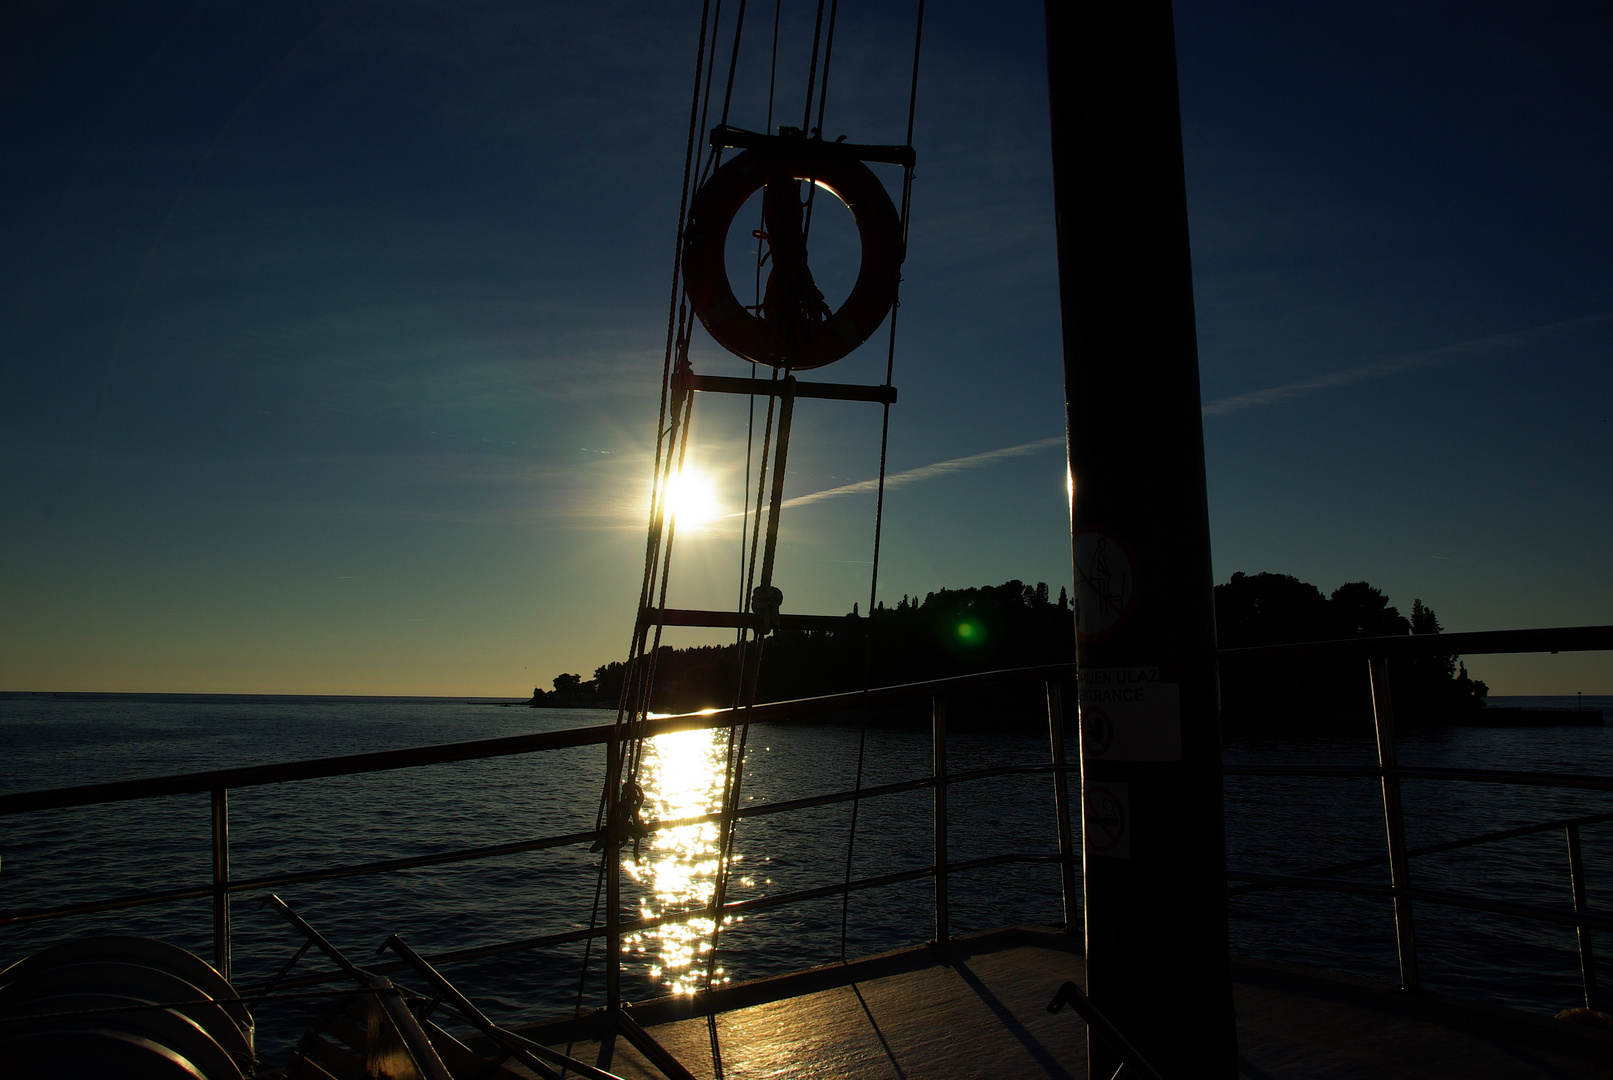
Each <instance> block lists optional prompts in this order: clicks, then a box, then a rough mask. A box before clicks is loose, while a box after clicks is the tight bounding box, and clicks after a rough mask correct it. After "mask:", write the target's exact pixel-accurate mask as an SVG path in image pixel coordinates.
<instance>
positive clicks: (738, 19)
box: [717, 0, 746, 156]
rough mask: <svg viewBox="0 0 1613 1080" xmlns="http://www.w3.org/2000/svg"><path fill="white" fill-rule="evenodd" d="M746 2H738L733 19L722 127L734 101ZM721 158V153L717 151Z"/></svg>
mask: <svg viewBox="0 0 1613 1080" xmlns="http://www.w3.org/2000/svg"><path fill="white" fill-rule="evenodd" d="M745 4H746V0H739V14H738V15H736V16H735V17H734V51H733V54H732V55H730V56H729V57H728V89H727V90H725V91H724V92H723V96H722V126H723V127H727V126H728V106H729V104H730V103H732V102H733V100H734V72H736V71H738V70H739V38H740V35H741V34H743V33H744V32H745ZM717 153H718V156H721V154H722V151H721V150H719V151H717Z"/></svg>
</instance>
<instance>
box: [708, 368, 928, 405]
mask: <svg viewBox="0 0 1613 1080" xmlns="http://www.w3.org/2000/svg"><path fill="white" fill-rule="evenodd" d="M694 388H695V389H696V390H704V391H705V392H707V393H712V394H768V395H773V396H777V395H779V394H782V393H783V392H784V380H783V379H773V380H771V381H769V380H765V379H740V378H735V377H734V376H732V375H696V376H695V377H694ZM795 396H796V397H798V398H826V399H828V400H830V401H873V402H877V403H879V404H883V405H894V404H895V403H896V387H894V386H858V385H857V384H855V383H811V382H798V383H796V384H795Z"/></svg>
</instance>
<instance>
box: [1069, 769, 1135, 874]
mask: <svg viewBox="0 0 1613 1080" xmlns="http://www.w3.org/2000/svg"><path fill="white" fill-rule="evenodd" d="M1081 805H1082V808H1083V810H1084V813H1083V814H1082V815H1081V833H1082V835H1083V837H1084V838H1085V840H1086V848H1087V851H1088V853H1090V854H1092V855H1107V856H1109V857H1110V858H1111V859H1129V858H1131V799H1130V796H1129V792H1128V791H1127V790H1126V785H1125V784H1114V783H1103V784H1088V785H1087V786H1086V789H1085V790H1084V791H1083V792H1082V793H1081Z"/></svg>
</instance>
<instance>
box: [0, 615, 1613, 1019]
mask: <svg viewBox="0 0 1613 1080" xmlns="http://www.w3.org/2000/svg"><path fill="white" fill-rule="evenodd" d="M1585 650H1613V626H1587V627H1558V628H1544V629H1529V630H1506V631H1488V632H1481V633H1456V634H1429V635H1399V636H1394V637H1380V638H1356V639H1346V640H1340V641H1325V642H1305V643H1300V644H1291V645H1271V646H1258V647H1250V648H1240V649H1227V650H1222V651H1221V652H1220V653H1219V660H1220V662H1222V663H1223V664H1234V665H1241V664H1245V663H1251V662H1264V663H1270V662H1283V663H1286V662H1292V661H1296V660H1308V659H1352V658H1353V659H1366V660H1368V661H1369V667H1370V671H1371V676H1372V686H1373V706H1374V719H1375V724H1376V728H1377V734H1378V749H1379V756H1380V760H1379V762H1378V764H1376V765H1327V764H1293V765H1273V764H1257V763H1248V764H1242V763H1240V764H1231V765H1227V766H1226V767H1225V773H1226V775H1229V776H1250V777H1281V776H1291V777H1310V778H1339V779H1344V778H1351V779H1372V780H1376V781H1378V782H1379V783H1380V784H1382V785H1383V789H1384V791H1383V794H1384V805H1385V818H1386V825H1387V831H1388V837H1389V845H1388V847H1389V850H1388V852H1387V853H1386V854H1385V855H1384V856H1381V857H1375V858H1372V859H1368V860H1356V861H1354V862H1352V863H1344V864H1338V865H1335V866H1330V867H1322V868H1319V869H1315V870H1308V871H1305V872H1303V873H1301V874H1297V875H1295V874H1264V873H1257V872H1254V871H1243V870H1232V871H1229V872H1228V874H1227V877H1228V880H1230V881H1233V882H1237V883H1238V884H1237V885H1235V886H1234V887H1233V888H1232V889H1230V890H1229V894H1231V895H1238V894H1240V893H1243V892H1248V891H1253V890H1257V889H1266V888H1284V889H1314V890H1322V891H1331V892H1339V893H1356V894H1360V895H1368V896H1378V897H1388V898H1390V899H1392V900H1393V902H1394V905H1395V912H1396V921H1397V940H1398V943H1399V947H1400V952H1401V967H1402V984H1403V985H1405V986H1407V987H1408V988H1410V987H1415V985H1416V960H1415V951H1414V938H1413V936H1412V931H1411V907H1410V905H1411V903H1412V902H1413V901H1423V902H1428V903H1435V904H1441V905H1447V906H1455V907H1463V908H1469V909H1472V910H1479V911H1486V912H1491V913H1496V914H1502V915H1512V916H1517V917H1521V918H1528V919H1534V920H1538V921H1544V922H1550V923H1557V924H1560V925H1570V926H1574V927H1576V928H1578V930H1579V932H1580V951H1581V959H1582V965H1583V966H1584V974H1585V980H1586V994H1587V1001H1588V1002H1591V1001H1593V1000H1594V973H1593V969H1592V964H1593V959H1592V956H1591V951H1590V939H1589V937H1588V936H1587V933H1588V931H1590V930H1600V931H1608V930H1613V919H1609V918H1607V917H1605V916H1601V915H1595V914H1592V913H1590V912H1588V911H1587V910H1585V901H1584V886H1583V868H1582V865H1581V856H1580V849H1579V843H1578V840H1579V834H1578V829H1579V828H1580V827H1581V826H1584V825H1590V824H1596V823H1601V822H1604V821H1613V814H1601V815H1586V816H1581V817H1577V818H1572V819H1563V820H1561V821H1555V822H1550V823H1546V824H1540V825H1528V826H1521V827H1516V828H1512V829H1503V830H1497V831H1494V832H1492V833H1488V834H1484V835H1482V836H1478V837H1464V838H1461V839H1457V840H1451V841H1444V842H1441V843H1439V844H1433V845H1426V846H1424V847H1421V848H1416V849H1408V848H1407V847H1406V845H1405V842H1404V831H1403V824H1402V823H1401V820H1400V817H1401V814H1400V809H1399V785H1400V782H1401V781H1403V780H1424V781H1447V782H1466V783H1486V784H1505V785H1515V786H1536V787H1546V788H1558V789H1570V790H1581V791H1613V777H1603V776H1594V775H1575V774H1562V773H1546V772H1529V771H1518V770H1506V769H1457V768H1442V767H1426V766H1403V765H1399V764H1398V763H1397V761H1396V759H1395V756H1394V734H1393V725H1392V713H1391V712H1390V704H1389V700H1388V684H1387V675H1386V672H1387V668H1386V664H1387V661H1388V660H1389V659H1391V658H1395V657H1404V656H1427V655H1460V654H1481V653H1519V652H1551V653H1555V652H1569V651H1585ZM1076 678H1077V672H1076V665H1074V664H1052V665H1043V666H1038V667H1030V668H1018V669H1007V670H1000V671H989V672H981V673H977V674H972V675H964V676H957V677H953V678H947V679H939V680H931V681H928V682H919V683H908V684H902V685H897V686H888V687H878V688H874V689H871V690H866V691H853V692H847V693H840V694H830V695H823V696H819V697H814V698H803V699H796V700H791V701H782V702H771V703H767V704H762V705H756V706H751V707H748V708H743V709H721V710H711V711H707V712H702V713H691V714H684V715H680V716H671V717H664V718H657V719H654V720H650V721H648V722H646V723H645V724H643V725H639V726H636V727H635V730H634V734H635V736H637V735H641V734H642V735H645V736H650V737H654V736H658V735H664V734H670V733H673V732H682V731H692V730H700V729H713V728H724V727H735V726H738V725H741V724H747V723H766V722H773V721H785V720H792V719H797V718H799V717H802V716H807V715H812V714H823V713H834V712H841V711H850V710H855V709H864V708H872V707H880V706H885V705H890V704H895V703H900V702H909V701H913V700H915V699H924V698H928V699H930V700H931V701H932V702H934V703H936V704H935V706H934V709H933V717H932V727H933V731H934V738H935V747H934V753H935V762H934V768H933V769H932V772H931V775H929V776H925V777H918V778H913V779H908V780H902V781H897V782H893V783H888V784H881V785H875V786H871V787H867V788H858V789H853V790H847V791H836V792H829V793H824V794H819V795H811V796H806V797H803V798H797V799H789V800H782V801H779V802H775V803H767V804H762V805H759V806H745V807H742V808H738V809H736V810H735V811H733V814H734V817H735V818H755V817H762V816H767V815H770V814H779V813H786V812H791V811H799V810H804V809H808V808H811V807H817V806H826V805H831V804H834V803H843V802H847V801H850V800H854V799H862V798H877V797H881V796H887V795H895V794H899V793H902V792H909V791H916V790H923V789H931V790H932V791H933V792H934V799H935V806H936V824H935V831H936V857H935V859H934V860H933V862H932V863H931V865H929V866H924V867H914V868H909V869H906V870H900V871H895V872H892V873H887V874H883V875H879V876H876V877H870V878H863V879H859V880H856V881H842V882H839V883H836V884H833V885H825V886H820V887H814V888H807V889H798V890H794V891H790V892H782V893H775V894H771V895H766V896H759V897H750V898H747V899H743V900H734V901H729V902H726V903H724V904H723V905H722V906H721V908H720V912H721V914H722V916H723V917H724V918H727V917H729V916H730V915H738V914H742V913H744V912H746V911H751V910H763V909H766V908H772V907H778V906H783V905H787V904H793V903H801V902H807V901H811V900H814V899H822V898H825V897H830V896H841V895H847V894H849V893H851V892H856V891H861V890H865V889H873V888H880V887H886V886H891V885H896V884H901V883H904V882H910V881H915V880H920V879H923V878H926V877H928V878H932V879H934V881H935V890H936V925H937V930H936V935H937V940H945V939H946V936H947V900H946V885H945V883H946V879H947V877H948V876H949V875H951V874H955V873H962V872H968V871H972V870H978V869H983V868H986V867H990V866H996V865H1005V864H1009V863H1036V862H1055V863H1059V864H1061V867H1062V874H1063V888H1064V896H1065V916H1066V925H1067V926H1069V927H1074V926H1075V925H1076V922H1077V918H1078V914H1077V912H1076V908H1075V904H1076V902H1077V901H1076V895H1077V888H1076V885H1075V878H1074V872H1075V870H1076V869H1077V868H1078V860H1077V856H1076V853H1075V851H1074V841H1073V840H1072V837H1071V830H1070V828H1069V823H1068V817H1069V810H1068V797H1067V794H1066V792H1065V783H1066V779H1067V776H1068V774H1069V773H1070V772H1072V771H1074V767H1073V766H1070V765H1067V764H1066V763H1065V761H1064V757H1063V732H1062V728H1063V710H1062V705H1061V704H1060V701H1061V698H1060V690H1059V687H1060V686H1061V685H1062V684H1064V683H1068V682H1073V681H1074V680H1075V679H1076ZM1029 680H1040V681H1043V682H1045V683H1046V684H1047V687H1048V699H1049V700H1048V715H1049V731H1050V738H1051V740H1052V749H1053V761H1052V762H1051V763H1043V764H1020V765H1007V766H995V767H991V768H985V769H977V770H972V771H969V772H963V773H950V772H948V771H947V769H946V765H945V735H944V732H945V712H944V709H942V708H941V707H940V702H942V701H943V700H944V699H945V698H946V696H947V695H949V694H953V693H956V692H959V691H967V690H972V689H975V688H980V687H986V686H990V685H993V684H996V683H1002V682H1008V681H1029ZM621 738H622V729H620V728H619V727H617V726H616V725H613V724H606V725H598V726H594V727H584V728H573V729H567V730H563V731H554V732H539V733H532V734H526V735H516V736H507V737H503V738H496V739H481V740H471V741H465V742H456V743H447V744H440V745H436V746H422V747H413V748H408V749H402V750H389V751H379V752H374V753H365V754H350V755H344V756H339V757H330V758H321V759H313V760H305V761H294V762H281V763H274V764H266V765H256V766H245V767H238V768H230V769H220V770H212V771H207V772H199V773H190V774H184V775H177V776H166V777H154V778H147V779H140V780H129V781H117V782H113V783H105V784H90V785H80V786H75V787H67V788H57V789H52V790H45V791H32V792H20V793H13V794H6V795H0V815H12V814H22V813H31V812H37V811H45V810H60V809H68V808H75V807H90V806H97V805H105V804H109V803H116V802H125V801H129V800H137V799H148V798H161V797H168V796H176V795H184V794H199V793H203V792H206V793H208V794H210V796H211V800H212V814H213V848H214V851H213V880H212V881H211V882H210V883H208V884H204V885H198V886H194V887H189V888H181V889H170V890H164V891H159V892H147V893H140V894H133V895H125V896H120V897H109V898H104V899H101V900H96V901H90V902H86V903H81V904H70V905H58V906H55V907H50V908H44V907H41V908H35V909H30V910H25V911H12V912H5V913H0V926H3V925H7V924H16V923H21V922H33V921H38V920H42V919H48V918H56V917H65V916H71V915H88V914H95V913H99V912H105V911H113V910H119V909H125V908H131V907H139V906H146V905H152V904H162V903H171V902H175V901H183V900H193V899H199V898H203V897H211V898H212V899H213V901H214V929H215V952H216V953H217V961H216V962H217V963H218V966H219V967H220V970H221V971H223V972H224V973H225V974H226V976H227V975H228V970H229V898H230V897H231V896H234V895H238V894H242V893H248V892H253V891H264V890H270V889H277V888H284V887H287V886H290V885H299V884H309V883H313V882H319V881H329V880H336V879H341V878H350V877H358V876H366V875H373V874H383V873H393V872H399V871H406V870H412V869H419V868H423V867H429V866H439V865H444V864H449V863H456V862H468V861H474V860H481V859H490V858H500V857H509V856H514V855H519V854H524V853H528V852H535V851H541V850H545V849H551V848H560V847H567V846H574V845H578V844H583V843H589V844H592V843H595V842H597V841H598V839H599V838H600V834H599V833H598V832H597V831H594V830H588V831H583V832H574V833H568V834H563V835H556V836H549V837H542V838H538V839H530V840H519V841H514V842H510V843H503V844H492V845H482V846H478V847H468V848H461V849H456V850H453V851H445V852H431V853H423V854H420V855H414V856H407V857H402V858H396V859H387V860H377V861H371V862H366V863H360V864H353V865H347V866H338V867H325V868H319V869H309V870H301V871H294V872H289V873H282V874H274V875H268V876H261V877H256V878H244V879H241V878H236V879H232V878H231V877H230V875H229V859H228V844H229V840H228V819H227V793H228V792H229V791H230V790H238V789H243V788H252V787H260V786H265V785H274V784H283V783H291V782H298V781H305V780H317V779H327V778H334V777H340V776H351V775H359V774H365V773H376V772H383V771H389V770H396V769H408V768H419V767H425V766H432V765H444V764H451V763H456V762H466V761H473V760H481V759H492V758H502V757H508V756H512V755H520V754H530V753H539V752H546V751H554V750H563V749H569V748H577V747H586V746H604V747H606V749H607V752H608V753H609V754H611V755H614V754H616V753H617V749H618V746H619V742H620V740H621ZM609 760H611V759H609V758H608V759H607V761H609ZM607 771H608V767H607ZM1049 773H1050V774H1052V775H1053V776H1054V778H1055V794H1056V800H1057V813H1058V816H1059V819H1060V821H1059V824H1060V832H1059V851H1058V852H1057V853H1051V854H1038V853H1019V854H1001V855H992V856H986V857H984V858H980V859H972V860H967V861H961V862H960V861H952V860H950V859H949V858H947V857H946V855H945V852H946V847H947V838H946V821H945V819H946V789H947V787H948V786H949V785H951V784H954V783H962V782H968V781H971V780H980V779H986V778H988V777H1000V776H1010V775H1031V774H1049ZM721 816H722V815H721V813H720V812H714V813H708V814H702V815H696V816H692V817H687V818H678V819H667V820H662V821H653V822H650V823H647V826H646V828H647V829H649V830H652V831H653V830H659V829H667V828H674V827H681V826H686V825H693V824H702V823H710V822H716V821H719V820H720V819H721ZM1559 828H1561V829H1566V831H1567V834H1568V838H1569V846H1570V851H1571V866H1572V875H1573V887H1574V905H1573V910H1572V911H1571V912H1570V911H1559V910H1556V909H1552V908H1547V907H1542V906H1539V905H1530V904H1518V903H1512V902H1509V901H1501V900H1492V899H1489V898H1487V897H1478V896H1471V895H1468V894H1465V893H1460V892H1449V891H1442V890H1435V889H1425V888H1421V887H1413V886H1412V885H1411V884H1410V881H1409V878H1408V877H1407V871H1406V860H1407V859H1408V858H1414V857H1418V856H1422V855H1428V854H1433V853H1435V852H1438V851H1450V850H1455V849H1457V848H1461V847H1469V846H1473V845H1476V844H1481V843H1488V842H1495V841H1499V840H1504V839H1508V838H1512V837H1517V836H1524V835H1529V834H1531V833H1538V832H1545V831H1548V830H1553V829H1559ZM1385 863H1387V864H1388V865H1389V866H1390V870H1391V874H1390V878H1391V881H1390V884H1388V885H1382V884H1375V883H1370V882H1361V881H1352V880H1348V879H1340V878H1339V877H1338V875H1341V874H1347V873H1349V872H1351V871H1353V870H1361V869H1368V868H1370V867H1372V866H1381V865H1383V864H1385ZM612 866H613V867H614V859H613V860H612ZM713 914H715V912H714V910H713V909H711V908H709V907H708V908H693V909H689V910H685V911H680V912H670V913H666V914H664V915H659V916H654V917H648V918H639V919H634V920H622V919H620V918H619V917H618V918H616V919H614V920H611V921H610V922H609V924H608V925H604V926H593V927H590V928H588V929H586V930H569V931H565V932H562V933H558V934H549V935H541V936H537V937H528V938H523V939H519V940H516V941H511V942H503V943H498V944H492V945H482V946H475V947H471V948H466V949H460V950H457V951H454V952H449V953H444V954H441V955H439V956H436V957H434V958H433V959H434V961H436V962H439V963H453V962H456V961H462V960H471V959H478V958H483V957H489V956H495V955H501V954H504V953H509V952H517V951H521V950H528V949H538V948H544V947H549V946H556V945H562V944H566V943H571V942H578V941H583V940H587V939H590V938H595V937H606V938H607V939H609V940H610V942H612V943H616V942H619V941H620V940H621V935H623V934H633V933H640V932H643V931H646V930H649V929H653V928H654V927H656V926H660V925H665V924H668V923H675V922H680V921H686V920H689V919H695V918H709V917H711V916H712V915H713ZM387 970H392V969H391V968H378V969H377V971H383V972H384V971H387ZM398 970H402V968H401V967H399V968H398ZM330 977H332V978H340V977H341V975H340V974H339V973H338V974H337V975H334V976H330ZM324 978H325V977H324V976H314V975H311V976H306V977H304V979H303V980H301V981H299V982H298V983H297V984H298V985H303V984H307V985H312V983H309V982H308V981H307V980H310V979H311V980H313V982H319V981H322V980H323V979H324ZM286 985H292V984H286ZM612 985H614V983H613V984H612Z"/></svg>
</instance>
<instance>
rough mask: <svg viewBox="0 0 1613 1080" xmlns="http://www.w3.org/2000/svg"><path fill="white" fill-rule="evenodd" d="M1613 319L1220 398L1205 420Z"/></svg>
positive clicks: (1592, 318) (1552, 326)
mask: <svg viewBox="0 0 1613 1080" xmlns="http://www.w3.org/2000/svg"><path fill="white" fill-rule="evenodd" d="M1609 318H1613V314H1610V313H1607V312H1604V313H1602V314H1600V315H1588V316H1586V317H1584V318H1581V319H1569V320H1567V321H1566V322H1556V323H1547V324H1546V325H1544V326H1532V327H1530V328H1529V329H1527V330H1517V331H1514V332H1512V333H1510V334H1497V335H1495V336H1494V337H1486V338H1474V339H1473V340H1472V341H1461V342H1457V343H1456V344H1454V345H1442V346H1440V347H1439V348H1437V349H1427V350H1424V351H1423V352H1414V353H1406V354H1404V355H1401V356H1392V357H1390V358H1389V359H1387V360H1379V361H1378V362H1377V363H1373V364H1364V365H1362V366H1361V367H1355V368H1347V369H1346V370H1344V371H1334V372H1329V373H1328V374H1326V375H1317V376H1315V377H1314V378H1310V379H1302V380H1300V381H1299V382H1292V383H1287V384H1285V385H1283V386H1273V387H1269V388H1267V389H1265V390H1251V391H1250V392H1248V393H1246V394H1234V395H1232V396H1231V397H1224V398H1217V399H1216V400H1215V401H1211V402H1208V403H1207V404H1206V405H1205V406H1204V409H1203V412H1204V415H1205V416H1226V415H1228V414H1229V413H1235V412H1242V411H1243V410H1244V409H1254V408H1259V407H1260V406H1263V405H1281V404H1282V403H1284V402H1287V401H1294V400H1297V399H1299V398H1303V397H1309V396H1310V395H1312V394H1315V393H1318V392H1320V391H1323V390H1333V389H1337V388H1338V387H1341V386H1353V385H1355V384H1356V383H1361V382H1367V381H1369V380H1371V379H1384V378H1388V377H1389V376H1391V375H1398V374H1400V373H1401V372H1403V371H1413V370H1416V369H1418V368H1426V367H1435V366H1438V365H1440V364H1451V363H1455V362H1457V361H1459V360H1475V359H1479V358H1481V357H1485V356H1490V355H1493V354H1495V353H1500V352H1506V351H1508V350H1511V349H1517V348H1521V347H1523V346H1526V345H1531V344H1535V343H1538V342H1540V341H1543V340H1545V339H1547V338H1551V337H1555V336H1557V335H1559V334H1563V333H1566V332H1569V331H1573V330H1579V329H1583V328H1585V327H1589V326H1595V325H1596V324H1598V323H1603V322H1606V321H1607V320H1608V319H1609Z"/></svg>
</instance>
